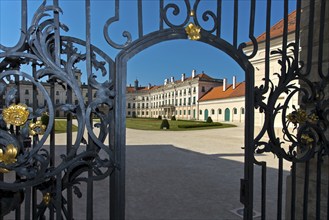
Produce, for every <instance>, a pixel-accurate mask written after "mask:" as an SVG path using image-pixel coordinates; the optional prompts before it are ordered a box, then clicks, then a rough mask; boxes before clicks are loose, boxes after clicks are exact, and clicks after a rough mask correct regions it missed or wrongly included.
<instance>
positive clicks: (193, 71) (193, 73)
mask: <svg viewBox="0 0 329 220" xmlns="http://www.w3.org/2000/svg"><path fill="white" fill-rule="evenodd" d="M195 75H196V70H192V79H193V78H194V77H195Z"/></svg>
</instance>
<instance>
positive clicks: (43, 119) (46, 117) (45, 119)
mask: <svg viewBox="0 0 329 220" xmlns="http://www.w3.org/2000/svg"><path fill="white" fill-rule="evenodd" d="M41 122H42V124H43V125H46V126H48V124H49V115H48V114H47V113H44V114H43V115H42V116H41Z"/></svg>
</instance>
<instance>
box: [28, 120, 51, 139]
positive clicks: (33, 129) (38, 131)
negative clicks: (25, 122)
mask: <svg viewBox="0 0 329 220" xmlns="http://www.w3.org/2000/svg"><path fill="white" fill-rule="evenodd" d="M29 127H30V135H42V134H44V133H45V131H46V128H47V126H46V125H44V124H42V121H40V120H38V121H36V122H35V123H30V124H29Z"/></svg>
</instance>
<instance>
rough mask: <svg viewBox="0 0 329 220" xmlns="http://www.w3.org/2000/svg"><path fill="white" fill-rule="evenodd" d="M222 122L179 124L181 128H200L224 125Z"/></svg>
mask: <svg viewBox="0 0 329 220" xmlns="http://www.w3.org/2000/svg"><path fill="white" fill-rule="evenodd" d="M222 125H223V124H222V123H220V122H213V123H202V124H201V123H200V124H190V125H178V127H179V128H200V127H213V126H222Z"/></svg>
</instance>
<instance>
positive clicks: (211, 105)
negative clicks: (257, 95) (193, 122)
mask: <svg viewBox="0 0 329 220" xmlns="http://www.w3.org/2000/svg"><path fill="white" fill-rule="evenodd" d="M199 108H200V110H199V118H200V120H206V119H207V117H206V116H207V115H208V116H210V117H211V119H212V120H213V121H215V122H236V123H243V122H244V116H245V97H244V96H241V97H232V98H227V99H216V100H210V101H202V102H200V103H199ZM207 111H208V114H207V113H206V112H207ZM225 115H226V117H225Z"/></svg>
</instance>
